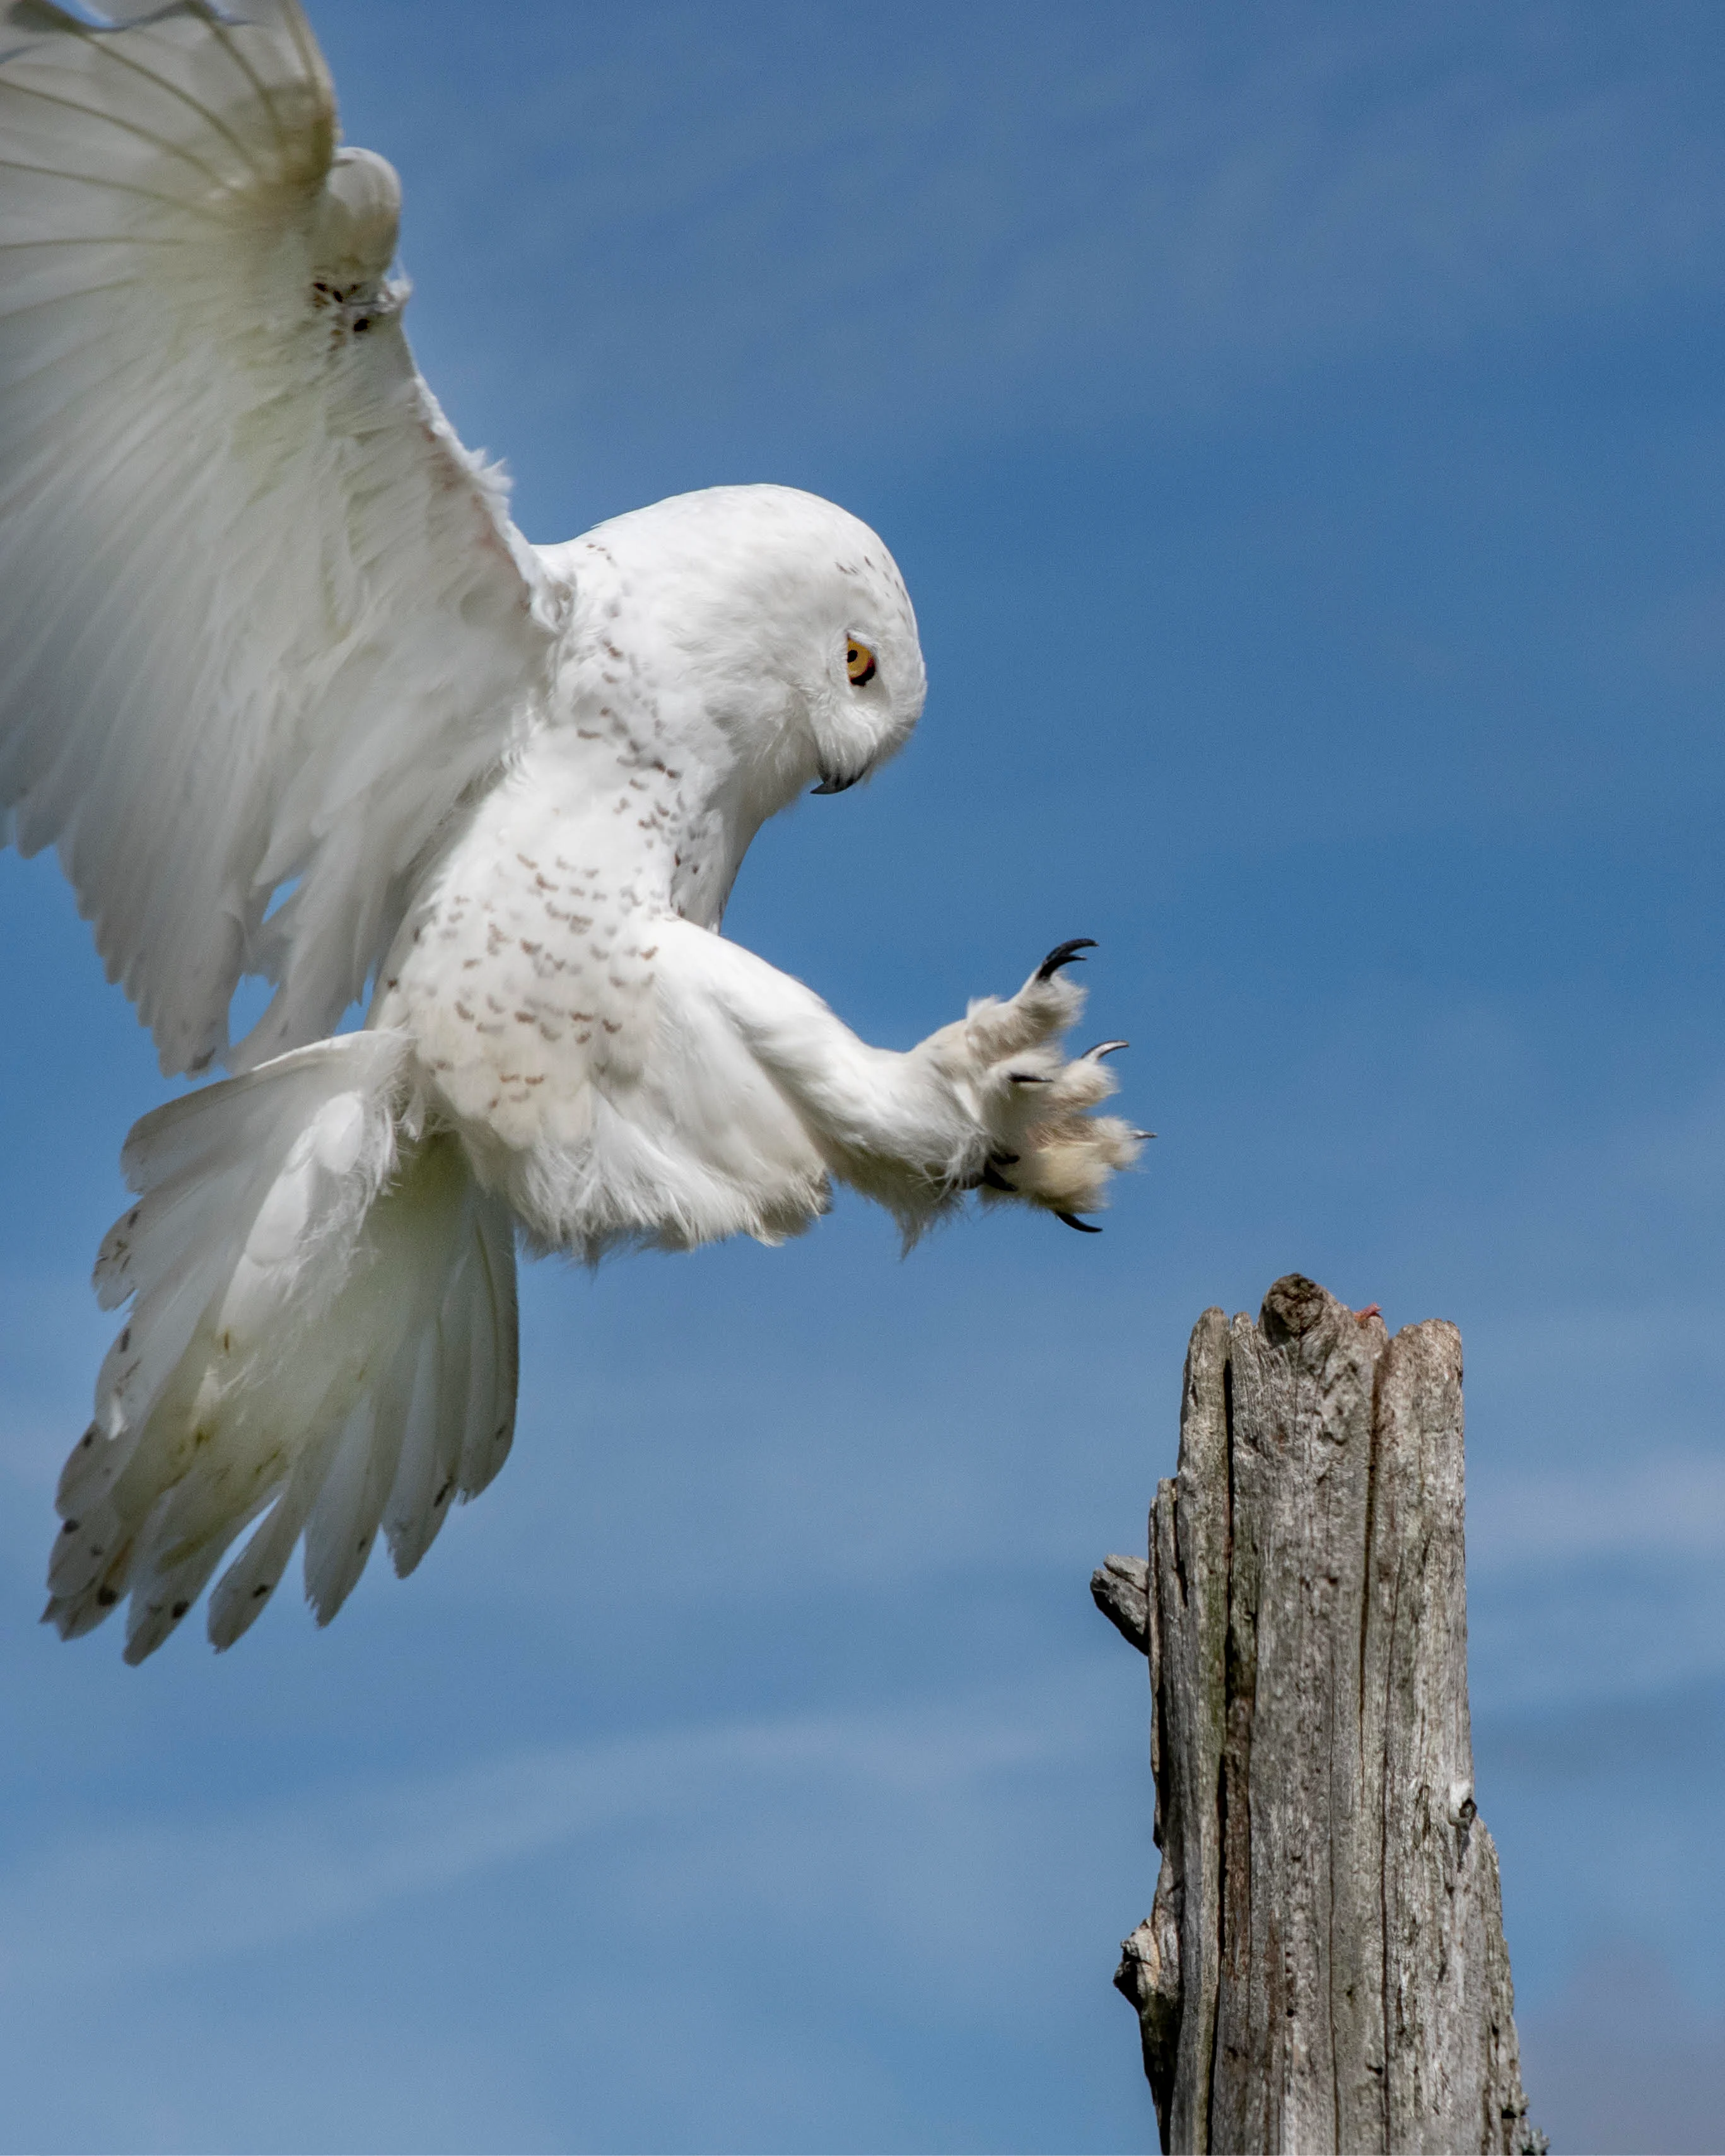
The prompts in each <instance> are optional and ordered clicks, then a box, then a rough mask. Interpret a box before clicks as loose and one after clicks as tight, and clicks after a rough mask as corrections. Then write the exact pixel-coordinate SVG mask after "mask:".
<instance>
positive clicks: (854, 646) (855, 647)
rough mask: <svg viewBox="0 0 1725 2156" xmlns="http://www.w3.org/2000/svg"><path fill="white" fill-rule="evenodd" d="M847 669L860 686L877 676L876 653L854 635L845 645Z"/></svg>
mask: <svg viewBox="0 0 1725 2156" xmlns="http://www.w3.org/2000/svg"><path fill="white" fill-rule="evenodd" d="M845 672H846V673H847V674H848V675H850V678H851V680H853V681H854V682H855V684H856V685H857V686H858V687H859V688H860V687H861V686H862V685H863V683H864V682H865V681H872V680H874V678H875V654H874V653H873V652H872V651H870V649H869V647H868V646H867V644H859V643H858V642H857V640H856V639H855V637H854V636H853V637H852V638H850V640H849V642H848V643H847V644H845Z"/></svg>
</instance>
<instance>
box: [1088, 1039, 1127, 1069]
mask: <svg viewBox="0 0 1725 2156" xmlns="http://www.w3.org/2000/svg"><path fill="white" fill-rule="evenodd" d="M1131 1046H1132V1043H1131V1042H1130V1041H1129V1040H1099V1041H1098V1042H1097V1043H1096V1046H1095V1047H1094V1048H1086V1050H1085V1051H1084V1053H1083V1055H1081V1056H1080V1058H1079V1059H1078V1060H1079V1061H1080V1062H1081V1063H1100V1062H1101V1060H1102V1058H1103V1057H1104V1056H1105V1055H1115V1054H1117V1052H1118V1050H1121V1049H1122V1048H1130V1047H1131Z"/></svg>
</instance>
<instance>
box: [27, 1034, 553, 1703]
mask: <svg viewBox="0 0 1725 2156" xmlns="http://www.w3.org/2000/svg"><path fill="white" fill-rule="evenodd" d="M407 1069H408V1044H407V1042H406V1040H405V1039H404V1038H403V1036H402V1035H400V1034H394V1033H388V1032H366V1033H357V1034H344V1035H342V1036H341V1038H340V1039H334V1040H325V1041H319V1042H317V1043H316V1045H313V1046H311V1047H310V1048H302V1049H298V1050H295V1051H294V1052H293V1053H292V1054H291V1055H283V1056H280V1057H278V1058H277V1059H276V1060H275V1061H274V1062H270V1063H266V1064H263V1065H260V1066H259V1068H258V1069H257V1070H252V1071H249V1072H247V1073H246V1075H244V1076H243V1077H239V1078H233V1079H229V1080H227V1081H224V1082H223V1083H222V1084H219V1085H215V1086H207V1087H205V1088H204V1089H203V1091H200V1092H197V1093H193V1094H190V1095H188V1096H187V1097H186V1098H184V1099H183V1100H179V1101H173V1102H171V1103H170V1104H169V1106H167V1107H165V1108H158V1109H157V1111H156V1112H155V1113H154V1114H153V1115H149V1116H145V1117H144V1119H143V1121H142V1122H140V1123H139V1124H138V1125H137V1126H136V1128H135V1129H134V1130H133V1132H132V1133H131V1137H129V1138H128V1139H127V1141H126V1148H125V1151H124V1152H123V1154H122V1155H121V1164H122V1166H123V1167H124V1168H125V1171H126V1178H127V1181H128V1182H129V1183H130V1184H131V1188H133V1190H134V1191H136V1193H137V1203H136V1204H135V1205H134V1206H133V1207H132V1209H131V1211H129V1212H128V1213H127V1214H125V1215H124V1217H123V1218H122V1219H120V1220H119V1221H117V1222H116V1224H115V1225H114V1227H113V1228H112V1229H110V1232H109V1234H108V1236H107V1238H106V1240H105V1242H104V1243H103V1245H102V1248H101V1252H100V1256H99V1257H98V1259H97V1260H96V1268H95V1287H96V1293H97V1296H98V1297H99V1299H100V1301H101V1302H102V1303H103V1305H104V1306H105V1307H109V1308H112V1307H113V1306H116V1305H117V1304H119V1303H121V1302H123V1301H126V1299H127V1298H128V1297H130V1298H131V1312H130V1313H129V1316H128V1319H127V1322H126V1326H125V1327H124V1329H123V1330H122V1332H121V1334H120V1337H119V1338H118V1339H117V1340H116V1342H115V1343H114V1346H113V1347H112V1348H111V1349H110V1352H109V1354H108V1358H107V1360H106V1361H105V1363H104V1364H103V1366H102V1369H101V1373H100V1377H99V1378H97V1381H96V1403H95V1420H94V1421H93V1422H92V1423H91V1424H90V1429H89V1430H88V1431H87V1432H86V1433H85V1435H84V1436H83V1437H82V1438H81V1439H80V1440H79V1442H78V1444H77V1445H76V1446H75V1447H74V1450H73V1452H72V1455H71V1457H70V1459H69V1460H68V1461H67V1462H66V1466H65V1471H64V1473H63V1474H62V1476H61V1477H60V1484H59V1495H58V1497H57V1500H56V1502H57V1504H58V1507H59V1512H60V1514H61V1517H62V1521H63V1523H64V1524H63V1525H62V1527H61V1530H60V1532H59V1535H58V1537H56V1539H55V1543H54V1552H53V1556H52V1558H51V1559H50V1562H49V1595H50V1599H49V1604H48V1608H47V1609H46V1611H45V1612H44V1622H46V1623H50V1624H53V1625H56V1626H58V1628H59V1632H60V1635H61V1636H62V1638H64V1639H72V1638H75V1637H76V1636H77V1635H80V1634H81V1633H84V1632H87V1631H89V1630H91V1629H92V1628H93V1627H94V1626H95V1625H99V1624H100V1623H101V1621H102V1620H103V1619H104V1618H105V1617H106V1616H107V1614H108V1613H109V1612H110V1610H111V1609H113V1608H114V1607H115V1606H116V1604H118V1603H119V1602H120V1601H121V1600H122V1599H124V1598H125V1597H126V1596H127V1595H130V1597H131V1608H130V1610H129V1612H128V1616H127V1622H126V1661H129V1662H141V1661H142V1660H143V1659H144V1657H145V1656H146V1655H149V1654H151V1653H153V1652H154V1651H155V1650H156V1649H157V1647H159V1646H160V1645H162V1641H163V1640H165V1639H166V1638H167V1635H168V1634H169V1633H170V1632H172V1630H173V1629H174V1627H175V1626H176V1625H177V1624H178V1623H179V1621H180V1620H181V1619H182V1617H183V1616H184V1615H185V1614H186V1613H187V1610H188V1609H190V1608H191V1606H192V1604H193V1603H194V1602H195V1601H196V1600H197V1599H198V1595H199V1594H201V1593H202V1591H203V1587H204V1585H205V1584H206V1583H207V1582H208V1579H209V1578H210V1576H211V1575H212V1573H213V1572H214V1571H215V1569H216V1567H217V1566H218V1564H219V1563H220V1562H221V1560H222V1558H223V1555H224V1554H225V1553H226V1552H227V1551H228V1548H230V1547H231V1546H232V1544H233V1543H234V1540H235V1538H236V1537H238V1536H239V1534H240V1533H241V1532H243V1531H244V1529H245V1528H246V1527H249V1525H250V1524H251V1523H252V1522H254V1521H256V1520H258V1519H259V1515H260V1514H261V1515H262V1516H263V1517H262V1519H261V1522H260V1524H259V1527H258V1528H257V1531H256V1532H255V1533H254V1535H253V1536H252V1537H251V1539H250V1541H249V1543H247V1544H246V1546H245V1548H244V1550H243V1551H242V1552H241V1553H240V1555H239V1558H237V1559H236V1560H235V1562H234V1563H232V1564H231V1565H229V1567H228V1569H227V1571H226V1572H225V1573H223V1577H222V1578H221V1579H220V1581H219V1582H218V1584H217V1587H216V1589H215V1592H214V1594H213V1595H212V1596H211V1598H210V1605H209V1636H210V1638H211V1640H212V1641H213V1643H214V1645H216V1646H217V1647H218V1648H222V1647H228V1646H231V1645H233V1643H234V1640H237V1639H238V1638H239V1635H240V1634H241V1633H242V1632H244V1630H246V1629H247V1627H248V1626H249V1625H250V1624H251V1623H252V1622H253V1620H254V1619H255V1618H256V1617H257V1616H258V1615H259V1613H260V1612H261V1611H262V1610H263V1609H264V1605H265V1604H267V1603H268V1601H269V1600H270V1596H271V1595H272V1594H274V1592H275V1589H276V1587H277V1585H278V1584H279V1583H280V1579H281V1577H282V1574H283V1573H284V1572H285V1570H286V1568H287V1565H288V1562H289V1559H290V1558H291V1556H292V1555H293V1552H294V1547H295V1543H298V1541H299V1540H300V1536H301V1533H302V1532H303V1534H304V1537H305V1594H306V1599H307V1600H308V1601H309V1602H310V1603H311V1605H312V1607H313V1609H315V1610H316V1614H317V1619H318V1622H319V1623H320V1624H327V1623H328V1622H329V1620H330V1619H331V1617H333V1616H334V1615H335V1614H336V1610H337V1609H340V1608H341V1604H342V1603H343V1602H344V1601H345V1600H346V1599H347V1595H348V1594H349V1592H350V1591H351V1590H352V1587H353V1585H354V1584H355V1582H356V1581H357V1579H358V1578H359V1576H360V1573H362V1571H363V1570H364V1569H365V1565H366V1560H367V1558H368V1557H369V1555H370V1554H371V1549H372V1543H373V1542H374V1541H375V1540H376V1538H377V1530H378V1528H379V1527H380V1526H381V1527H382V1529H383V1531H384V1533H385V1535H386V1536H387V1537H388V1543H389V1547H390V1551H391V1554H392V1556H393V1558H394V1562H395V1568H396V1570H397V1571H398V1573H403V1574H405V1573H408V1572H411V1571H412V1570H413V1567H414V1566H415V1565H416V1564H417V1563H418V1562H419V1559H420V1558H422V1557H423V1556H424V1553H425V1552H426V1550H427V1549H428V1548H429V1547H430V1544H431V1543H432V1541H433V1539H434V1537H435V1536H436V1533H437V1531H438V1529H439V1527H441V1526H442V1525H443V1522H444V1517H445V1516H446V1515H447V1513H448V1512H449V1502H450V1501H451V1499H453V1498H462V1497H470V1496H474V1495H475V1493H476V1492H477V1491H480V1490H482V1489H483V1488H484V1487H485V1484H486V1483H487V1482H489V1481H490V1479H491V1477H492V1476H494V1475H495V1473H496V1471H497V1470H498V1469H499V1468H500V1467H501V1466H502V1464H503V1461H504V1459H505V1457H506V1455H507V1453H508V1451H509V1445H510V1439H511V1435H512V1433H513V1430H514V1423H515V1390H516V1301H515V1249H514V1240H513V1228H512V1224H511V1218H510V1215H509V1214H508V1212H507V1211H506V1209H504V1208H503V1207H502V1205H501V1204H500V1203H499V1201H498V1200H496V1199H494V1198H491V1197H488V1196H487V1195H486V1194H485V1193H484V1192H482V1191H481V1190H480V1187H479V1185H478V1184H477V1183H475V1181H474V1179H473V1177H472V1174H471V1173H470V1169H469V1168H468V1164H467V1160H466V1157H465V1153H464V1152H463V1151H462V1149H461V1147H460V1144H459V1141H458V1140H457V1139H455V1138H454V1137H452V1136H450V1135H449V1134H448V1133H446V1132H433V1133H431V1134H429V1135H428V1134H425V1133H423V1132H418V1130H416V1129H415V1128H414V1127H413V1116H412V1112H411V1110H410V1107H409V1105H408V1102H409V1086H408V1079H407Z"/></svg>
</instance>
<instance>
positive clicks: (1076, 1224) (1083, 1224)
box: [1055, 1213, 1102, 1235]
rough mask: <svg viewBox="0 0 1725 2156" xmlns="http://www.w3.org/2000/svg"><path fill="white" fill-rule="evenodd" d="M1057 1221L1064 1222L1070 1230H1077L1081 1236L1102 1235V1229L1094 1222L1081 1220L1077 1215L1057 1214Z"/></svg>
mask: <svg viewBox="0 0 1725 2156" xmlns="http://www.w3.org/2000/svg"><path fill="white" fill-rule="evenodd" d="M1055 1219H1056V1220H1064V1221H1065V1224H1066V1225H1067V1226H1068V1227H1069V1228H1076V1229H1077V1230H1078V1232H1079V1234H1080V1235H1101V1232H1102V1231H1101V1229H1100V1228H1098V1227H1097V1226H1096V1224H1095V1223H1094V1222H1093V1221H1090V1220H1081V1219H1079V1217H1078V1215H1077V1214H1076V1213H1056V1214H1055Z"/></svg>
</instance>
